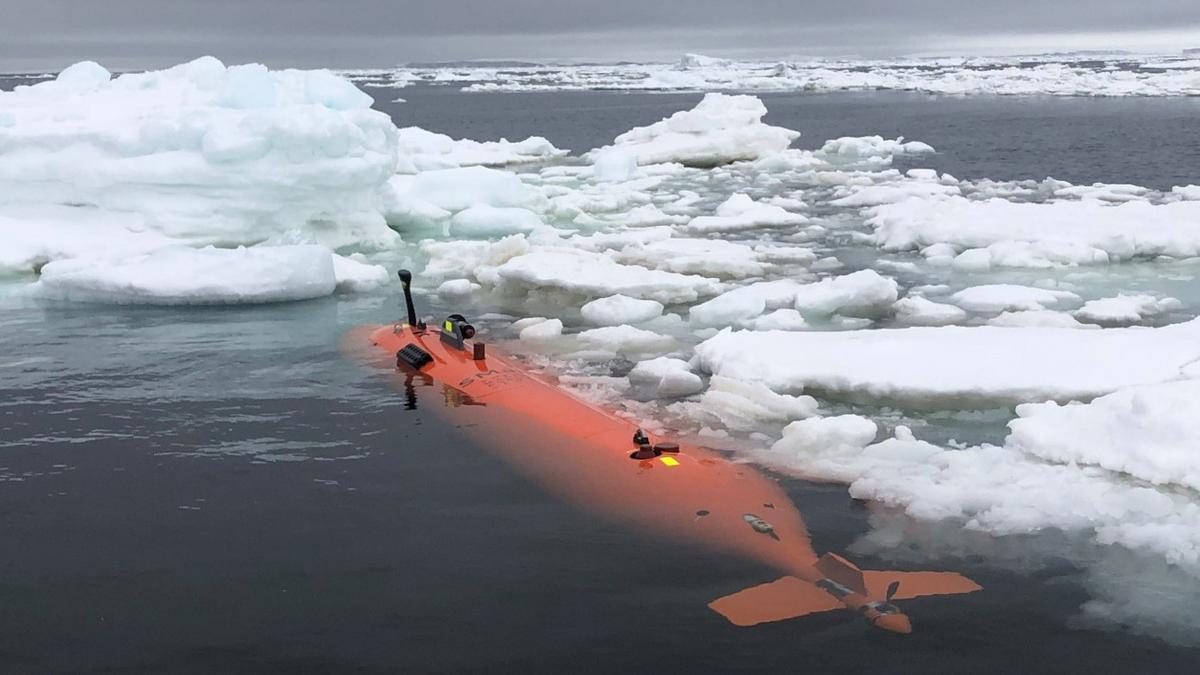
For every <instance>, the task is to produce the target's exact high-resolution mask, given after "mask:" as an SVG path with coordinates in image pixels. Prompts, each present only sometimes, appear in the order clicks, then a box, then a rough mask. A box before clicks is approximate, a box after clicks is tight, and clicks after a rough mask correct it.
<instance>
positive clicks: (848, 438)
mask: <svg viewBox="0 0 1200 675" xmlns="http://www.w3.org/2000/svg"><path fill="white" fill-rule="evenodd" d="M878 433H879V429H878V427H877V426H876V425H875V423H874V422H872V421H871V420H869V419H867V418H865V417H860V416H858V415H837V416H835V417H813V418H810V419H804V420H798V421H796V422H792V423H791V424H789V425H787V426H786V427H784V428H783V438H781V439H779V440H778V441H776V442H775V444H774V445H772V446H771V451H770V453H765V454H764V455H763V456H762V457H763V459H764V460H766V461H767V462H769V463H773V464H783V465H785V466H789V467H796V468H798V469H800V470H801V471H805V470H807V471H808V472H810V473H812V474H815V475H816V476H818V477H820V478H827V479H831V480H839V481H845V482H850V481H852V480H854V479H855V478H858V476H859V475H860V474H861V473H862V469H861V467H858V466H856V464H857V462H856V460H858V458H859V456H860V455H861V453H862V450H863V448H865V447H867V446H868V445H870V444H871V443H873V442H874V441H875V436H876V434H878Z"/></svg>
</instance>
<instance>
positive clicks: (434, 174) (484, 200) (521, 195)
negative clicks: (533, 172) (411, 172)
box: [393, 166, 546, 212]
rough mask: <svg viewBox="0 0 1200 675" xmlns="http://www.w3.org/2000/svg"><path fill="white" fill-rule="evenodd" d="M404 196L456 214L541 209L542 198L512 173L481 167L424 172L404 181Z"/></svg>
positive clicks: (543, 204) (542, 205)
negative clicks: (481, 208)
mask: <svg viewBox="0 0 1200 675" xmlns="http://www.w3.org/2000/svg"><path fill="white" fill-rule="evenodd" d="M393 185H395V183H393ZM405 185H406V186H407V192H408V194H410V195H412V196H413V197H416V198H418V199H421V200H423V201H425V202H427V203H429V204H432V205H434V206H437V207H438V208H442V209H445V210H446V211H451V212H457V211H462V210H463V209H467V208H470V207H472V206H496V207H512V208H525V209H531V210H533V211H542V210H544V209H545V206H546V204H545V197H544V196H542V195H541V193H539V192H538V191H537V190H535V189H533V188H531V187H530V186H528V185H526V184H524V183H522V182H521V179H520V178H518V177H517V175H516V174H514V173H509V172H507V171H498V170H496V169H489V168H486V167H482V166H470V167H465V168H461V169H443V170H440V171H425V172H423V173H419V174H417V175H416V176H413V177H412V178H411V179H410V180H408V181H407V182H406V183H405Z"/></svg>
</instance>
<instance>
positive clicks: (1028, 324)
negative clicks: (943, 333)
mask: <svg viewBox="0 0 1200 675" xmlns="http://www.w3.org/2000/svg"><path fill="white" fill-rule="evenodd" d="M988 325H989V326H1007V327H1009V328H1038V327H1041V328H1098V327H1099V326H1095V325H1093V324H1089V323H1080V322H1079V321H1077V320H1076V319H1075V317H1073V316H1071V315H1070V314H1067V313H1066V312H1056V311H1054V310H1051V309H1034V310H1027V311H1021V312H1004V313H1002V314H998V315H996V316H994V317H992V318H990V319H988Z"/></svg>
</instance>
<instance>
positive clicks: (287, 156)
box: [0, 57, 397, 264]
mask: <svg viewBox="0 0 1200 675" xmlns="http://www.w3.org/2000/svg"><path fill="white" fill-rule="evenodd" d="M370 105H371V98H370V97H369V96H367V95H366V94H364V93H362V92H361V91H359V90H358V89H357V88H356V87H355V86H354V85H353V84H351V83H350V82H348V81H346V80H344V79H342V78H340V77H338V76H335V75H333V74H331V73H329V72H326V71H298V70H282V71H271V70H268V69H266V68H265V67H263V66H260V65H254V64H251V65H245V66H232V67H226V66H225V65H224V64H222V63H221V62H220V61H218V60H216V59H214V58H211V57H205V58H201V59H197V60H195V61H192V62H190V63H186V64H183V65H179V66H175V67H173V68H169V69H167V70H162V71H150V72H146V73H130V74H125V75H120V76H118V77H115V78H112V77H111V76H110V75H109V73H108V71H107V70H105V69H104V68H102V67H100V66H98V65H96V64H94V63H84V64H78V65H76V66H73V67H71V68H68V69H67V70H65V71H63V73H62V74H60V76H59V78H58V79H55V80H52V81H49V82H44V83H41V84H36V85H33V86H28V87H19V88H17V89H15V90H13V91H5V92H0V109H3V110H4V115H5V123H4V124H0V148H2V151H0V182H3V183H4V184H5V186H6V190H5V191H4V194H3V195H2V196H0V216H3V217H7V218H19V219H21V220H25V221H34V222H37V221H39V220H42V221H43V222H41V223H40V224H39V226H38V227H37V229H36V237H35V235H34V234H31V233H26V237H25V238H26V240H27V241H26V247H27V248H28V249H38V250H37V251H36V252H35V253H34V254H33V255H29V254H28V253H27V254H26V255H13V254H11V253H8V254H6V255H5V258H15V259H17V262H18V264H21V263H26V264H27V263H28V262H29V260H30V259H31V258H32V259H33V260H36V261H39V262H45V261H46V260H47V259H58V257H57V254H59V253H74V254H78V253H80V252H79V251H65V250H64V249H63V248H62V247H61V246H58V245H56V244H55V242H58V241H61V240H62V239H64V238H66V237H67V236H69V234H68V233H69V232H70V231H74V230H77V229H79V228H80V227H86V226H87V225H90V224H91V223H93V222H96V221H103V222H108V223H114V222H116V221H119V220H127V221H128V222H127V223H126V224H125V225H124V226H123V227H122V228H121V229H124V230H127V231H131V232H143V233H152V234H153V235H158V236H161V237H165V238H169V239H171V240H173V241H174V242H175V243H182V244H189V245H205V244H215V245H221V246H234V245H238V244H246V245H250V244H256V243H259V242H261V241H264V240H266V239H269V238H271V237H274V236H279V235H282V234H287V233H292V232H296V231H301V232H303V233H305V237H306V238H307V239H309V240H311V241H313V242H315V243H321V244H324V245H327V246H330V247H334V248H339V247H343V246H351V245H353V246H360V247H375V248H378V247H383V246H389V245H392V244H394V243H395V242H396V239H397V237H396V234H395V232H393V231H391V230H390V229H388V228H387V227H386V225H385V224H384V220H383V217H382V215H381V212H380V205H379V197H378V195H379V189H380V186H381V185H383V184H384V183H385V182H386V181H387V179H388V177H389V176H391V174H392V173H393V171H394V168H395V164H396V161H397V147H396V134H395V127H394V126H393V125H392V122H391V120H390V119H389V118H388V117H387V115H384V114H383V113H380V112H378V111H375V110H372V109H371V108H370ZM62 207H69V208H62ZM39 210H40V211H44V212H45V215H46V217H45V218H44V219H43V218H40V217H39V214H38V213H36V211H39ZM80 222H82V223H83V225H77V223H80ZM129 238H138V239H140V240H142V241H140V242H138V244H139V245H138V246H136V247H137V248H141V246H140V244H141V243H143V242H144V241H145V237H134V236H133V235H132V234H129V235H123V236H120V237H117V238H115V239H114V240H113V241H112V243H111V244H110V245H109V246H107V247H106V248H107V249H108V250H110V251H111V250H112V249H113V248H114V247H115V246H117V245H119V244H120V239H129ZM6 248H7V247H6ZM68 257H70V256H68Z"/></svg>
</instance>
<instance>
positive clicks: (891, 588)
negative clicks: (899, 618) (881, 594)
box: [885, 581, 900, 602]
mask: <svg viewBox="0 0 1200 675" xmlns="http://www.w3.org/2000/svg"><path fill="white" fill-rule="evenodd" d="M899 590H900V582H899V581H893V582H892V583H890V584H888V587H887V593H886V594H885V598H886V599H887V601H888V602H891V601H892V597H893V596H895V595H896V591H899Z"/></svg>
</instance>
